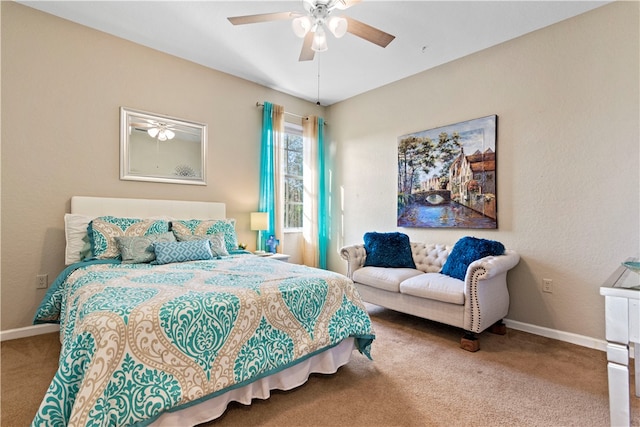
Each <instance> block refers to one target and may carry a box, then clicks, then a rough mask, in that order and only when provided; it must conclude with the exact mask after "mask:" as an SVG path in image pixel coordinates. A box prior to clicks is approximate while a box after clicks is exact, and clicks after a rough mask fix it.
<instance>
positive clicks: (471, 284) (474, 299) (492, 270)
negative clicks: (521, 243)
mask: <svg viewBox="0 0 640 427" xmlns="http://www.w3.org/2000/svg"><path fill="white" fill-rule="evenodd" d="M519 261H520V256H519V255H518V254H517V253H515V252H514V251H511V250H507V251H505V253H504V255H500V256H489V257H485V258H482V259H479V260H477V261H474V262H472V263H471V264H470V265H469V267H468V268H467V274H466V276H465V308H464V329H466V330H468V331H471V332H477V333H479V332H482V331H484V330H485V329H487V328H488V327H489V326H491V325H493V324H494V323H495V322H498V321H500V320H502V318H504V316H506V315H507V313H508V311H509V290H508V289H507V272H508V271H509V270H510V269H512V268H513V267H515V266H516V265H517V264H518V262H519Z"/></svg>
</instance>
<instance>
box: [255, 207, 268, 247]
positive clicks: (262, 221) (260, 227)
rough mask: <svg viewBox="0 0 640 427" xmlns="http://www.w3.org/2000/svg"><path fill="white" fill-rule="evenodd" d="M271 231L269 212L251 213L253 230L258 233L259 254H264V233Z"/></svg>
mask: <svg viewBox="0 0 640 427" xmlns="http://www.w3.org/2000/svg"><path fill="white" fill-rule="evenodd" d="M268 229H269V212H251V230H253V231H257V232H258V242H257V245H256V250H257V252H264V249H263V248H262V232H263V231H264V230H268Z"/></svg>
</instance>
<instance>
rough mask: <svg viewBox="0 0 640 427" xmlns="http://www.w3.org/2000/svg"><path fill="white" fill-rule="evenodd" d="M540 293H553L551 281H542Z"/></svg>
mask: <svg viewBox="0 0 640 427" xmlns="http://www.w3.org/2000/svg"><path fill="white" fill-rule="evenodd" d="M542 292H548V293H550V294H552V293H553V280H551V279H542Z"/></svg>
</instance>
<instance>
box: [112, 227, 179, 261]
mask: <svg viewBox="0 0 640 427" xmlns="http://www.w3.org/2000/svg"><path fill="white" fill-rule="evenodd" d="M175 241H176V238H175V236H174V235H173V233H171V232H168V233H162V234H152V235H150V236H118V237H116V243H117V244H118V250H120V256H121V257H122V262H123V264H140V263H145V262H151V261H153V260H154V259H156V253H155V252H154V251H153V244H154V243H155V242H175Z"/></svg>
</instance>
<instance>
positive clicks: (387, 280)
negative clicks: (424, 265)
mask: <svg viewBox="0 0 640 427" xmlns="http://www.w3.org/2000/svg"><path fill="white" fill-rule="evenodd" d="M422 274H423V273H422V272H421V271H419V270H416V269H414V268H385V267H362V268H359V269H357V270H356V271H354V272H353V281H354V282H357V283H362V284H365V285H369V286H371V287H374V288H378V289H383V290H385V291H390V292H398V291H399V290H400V283H401V282H402V281H404V280H406V279H409V278H411V277H414V276H417V275H422Z"/></svg>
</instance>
